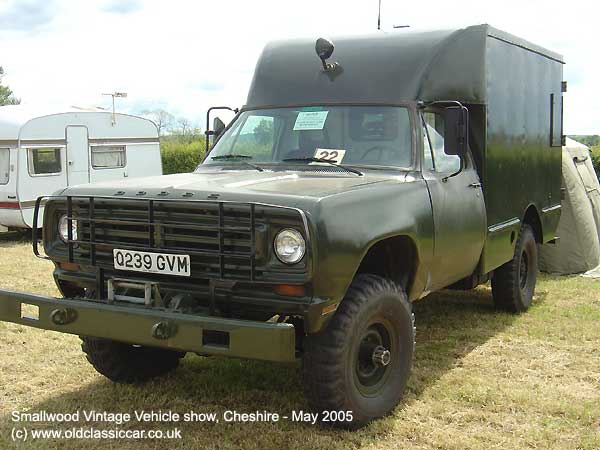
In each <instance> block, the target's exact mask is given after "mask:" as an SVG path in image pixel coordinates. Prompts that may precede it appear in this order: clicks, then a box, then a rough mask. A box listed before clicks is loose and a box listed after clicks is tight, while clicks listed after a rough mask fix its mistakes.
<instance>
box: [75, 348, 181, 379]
mask: <svg viewBox="0 0 600 450" xmlns="http://www.w3.org/2000/svg"><path fill="white" fill-rule="evenodd" d="M81 340H82V341H83V342H82V344H81V349H82V350H83V352H84V353H85V355H86V357H87V360H88V361H89V362H90V364H91V365H92V366H94V369H96V370H97V371H98V372H99V373H101V374H102V375H104V376H105V377H106V378H108V379H110V380H112V381H115V382H117V383H136V382H144V381H147V380H150V379H151V378H155V377H159V376H161V375H164V374H166V373H168V372H170V371H172V370H175V369H176V368H177V366H178V365H179V360H180V359H181V358H182V357H183V356H184V355H185V353H182V352H177V351H174V350H166V349H162V348H155V347H142V346H136V345H131V344H125V343H123V342H116V341H111V340H109V339H100V338H92V337H83V336H82V337H81Z"/></svg>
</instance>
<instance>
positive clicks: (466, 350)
mask: <svg viewBox="0 0 600 450" xmlns="http://www.w3.org/2000/svg"><path fill="white" fill-rule="evenodd" d="M0 254H2V256H3V258H2V260H0V287H1V288H9V289H15V290H24V291H30V292H37V293H43V294H51V295H56V289H55V288H54V285H53V281H52V277H51V271H52V265H51V264H49V263H47V262H45V261H40V260H37V259H35V258H34V257H33V256H32V254H31V251H30V248H29V244H27V243H25V242H14V241H10V240H8V241H7V240H5V241H0ZM599 283H600V281H594V280H590V279H584V278H580V277H549V276H540V279H539V282H538V287H537V291H536V298H535V301H534V304H533V306H532V308H531V309H530V311H529V312H527V313H526V314H522V315H518V316H514V315H509V314H504V313H499V312H496V311H495V310H494V309H493V307H492V303H491V298H490V294H491V293H490V290H489V287H485V286H484V287H481V288H478V289H476V290H475V291H472V292H451V291H445V292H442V293H437V294H433V295H430V296H429V297H427V298H426V299H423V300H421V301H419V302H417V303H416V304H415V307H414V309H415V315H416V324H417V353H416V358H415V362H414V370H413V374H412V376H411V379H410V382H409V385H408V389H407V392H406V395H405V399H404V401H403V402H402V404H401V405H400V406H399V407H398V408H396V410H395V411H394V413H393V414H392V415H391V416H390V417H387V418H385V419H382V420H379V421H376V422H374V423H372V424H371V425H369V426H368V427H366V428H364V429H362V430H359V431H356V432H347V431H336V430H331V429H326V428H322V427H319V426H311V425H299V424H294V423H290V422H287V421H284V422H280V423H276V424H271V423H248V424H243V423H237V424H225V423H219V424H194V423H187V424H178V425H176V426H179V427H180V429H181V430H182V434H183V439H182V440H181V441H158V440H155V441H152V440H143V441H110V440H107V441H86V440H71V441H66V440H62V441H56V440H55V441H37V442H26V443H20V444H15V443H13V442H12V441H11V439H10V432H11V429H12V427H13V426H14V425H15V424H14V423H13V422H12V421H11V420H10V413H11V411H13V410H32V411H40V410H46V411H48V412H52V411H54V412H73V411H76V410H78V409H87V410H91V409H94V410H97V411H104V410H107V411H114V412H133V411H134V410H143V409H145V410H158V409H162V410H166V409H171V410H173V411H177V412H180V413H183V412H186V411H190V410H194V411H197V412H217V413H222V412H224V411H225V410H227V409H236V410H238V411H254V410H268V411H273V412H279V413H289V412H290V411H291V410H293V409H296V410H299V409H306V407H307V405H306V402H305V400H304V399H303V396H302V392H301V386H300V379H299V374H298V368H297V367H296V366H282V365H274V364H267V363H261V362H253V361H242V360H227V359H221V358H202V357H198V356H196V355H188V356H186V358H185V359H184V360H183V363H182V365H181V367H180V368H179V369H178V370H177V371H175V372H174V373H173V374H172V375H169V376H167V377H165V378H162V379H159V380H155V381H152V382H150V383H148V384H145V385H137V386H123V385H115V384H113V383H111V382H109V381H108V380H106V379H105V378H103V377H102V376H100V375H99V374H97V373H96V372H95V371H94V370H93V368H92V367H91V366H90V365H89V364H88V363H87V361H86V360H85V358H84V356H83V354H82V353H81V351H80V350H79V340H78V338H77V337H75V336H68V335H62V334H59V333H55V332H49V331H41V330H35V329H32V328H27V327H23V326H19V325H14V324H6V323H0V345H2V353H1V354H0V380H2V383H1V384H0V448H2V449H7V448H19V449H37V448H39V449H47V448H60V449H99V448H110V449H129V448H136V449H137V448H140V449H183V448H186V449H189V448H199V449H282V448H297V449H328V450H332V449H387V448H395V449H522V448H525V449H527V448H531V449H590V450H591V449H598V448H600V284H599ZM107 326H110V324H107ZM94 425H95V426H97V427H98V428H102V427H107V425H102V424H94ZM49 426H50V427H55V428H56V427H58V428H68V426H67V425H60V424H59V425H49ZM31 427H37V428H41V427H44V424H36V425H31ZM125 427H130V428H146V429H164V430H166V429H169V428H172V427H173V425H168V424H167V425H165V424H160V423H150V424H139V423H133V424H129V425H125Z"/></svg>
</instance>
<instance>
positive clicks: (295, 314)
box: [0, 25, 566, 427]
mask: <svg viewBox="0 0 600 450" xmlns="http://www.w3.org/2000/svg"><path fill="white" fill-rule="evenodd" d="M334 43H335V49H334V44H333V43H332V42H330V41H328V40H326V39H318V40H317V42H316V45H315V40H314V39H307V40H291V41H284V42H275V43H271V44H269V45H267V46H266V48H265V49H264V51H263V53H262V56H261V57H260V59H259V61H258V64H257V67H256V72H255V74H254V78H253V80H252V84H251V87H250V91H249V95H248V99H247V102H246V105H245V106H244V107H243V108H242V109H241V110H240V111H238V112H237V114H236V117H235V119H234V120H233V121H232V122H231V123H230V124H229V125H228V126H227V127H226V128H225V129H223V128H224V127H223V126H222V122H220V121H219V120H215V123H216V127H215V129H214V130H213V131H212V132H210V133H212V134H214V135H216V139H215V143H214V146H213V148H212V150H211V151H210V152H209V153H208V154H207V156H206V158H205V159H204V161H203V163H202V164H200V165H199V167H198V168H197V170H196V171H195V172H193V173H187V174H177V175H169V176H161V177H152V178H145V179H144V178H142V179H132V180H124V181H119V182H108V183H100V184H92V185H82V186H75V187H69V188H67V189H65V190H64V191H62V192H60V193H58V194H56V195H53V196H51V197H45V198H40V199H39V200H38V203H37V206H36V215H35V216H36V220H38V222H37V223H41V221H42V220H43V228H42V236H41V241H42V242H43V252H42V251H41V248H39V247H40V245H39V241H40V239H39V237H38V236H37V233H35V234H34V242H33V245H34V251H35V253H36V254H37V255H39V256H45V257H47V258H49V259H50V260H51V261H53V262H54V264H55V270H54V278H55V280H56V284H57V285H58V288H59V289H60V292H61V293H62V297H63V298H58V299H55V298H48V297H44V296H38V295H31V294H25V293H17V292H11V291H0V320H3V321H9V322H14V323H18V324H22V325H29V326H33V327H38V328H43V329H48V330H55V331H60V332H64V333H72V334H76V335H80V336H81V339H82V340H83V345H82V347H83V351H84V352H85V353H86V355H87V358H88V360H89V361H90V362H91V364H92V365H93V366H94V367H95V368H96V369H97V370H98V372H100V373H101V374H103V375H105V376H106V377H108V378H110V379H111V380H114V381H117V382H138V381H143V380H147V379H149V378H151V377H154V376H159V375H162V374H164V373H166V372H169V371H171V370H173V369H175V368H176V367H177V365H178V362H179V360H180V358H181V357H182V356H183V355H184V354H185V353H186V352H194V353H197V354H200V355H222V356H230V357H240V358H254V359H261V360H267V361H277V362H295V361H301V362H302V374H303V375H302V379H303V384H304V391H305V394H306V397H307V400H308V403H309V405H310V406H311V407H312V408H313V409H314V410H316V411H318V412H321V413H323V414H327V415H328V416H329V418H332V417H333V421H334V423H335V424H336V425H339V426H348V427H357V426H361V425H364V424H366V423H367V422H369V421H370V420H372V419H374V418H377V417H380V416H383V415H385V414H387V413H389V412H390V411H391V410H392V409H393V408H394V407H395V406H396V405H397V404H398V402H399V401H400V400H401V397H402V393H403V390H404V388H405V385H406V382H407V379H408V377H409V374H410V371H411V361H412V359H413V351H414V346H415V321H414V316H413V314H412V312H411V302H413V301H415V300H418V299H420V298H422V297H425V296H426V295H428V294H429V293H431V292H434V291H437V290H440V289H444V288H447V287H453V288H459V289H470V288H473V287H475V286H477V285H478V284H481V283H485V282H487V281H489V280H491V285H492V297H493V301H494V303H495V304H496V305H497V306H498V307H499V308H502V309H505V310H508V311H511V312H515V313H518V312H521V311H524V310H526V309H527V308H528V307H529V306H530V304H531V301H532V297H533V294H534V288H535V282H536V272H537V248H538V246H539V245H542V244H546V243H549V242H551V241H553V240H555V239H556V236H555V230H556V227H557V223H558V219H559V216H560V208H561V144H562V139H563V136H562V95H563V94H562V93H563V91H564V90H565V86H566V85H565V83H564V82H563V81H562V65H563V60H562V57H561V56H559V55H557V54H555V53H552V52H549V51H547V50H545V49H543V48H540V47H538V46H536V45H533V44H531V43H529V42H526V41H524V40H522V39H519V38H517V37H515V36H512V35H510V34H507V33H505V32H502V31H499V30H497V29H494V28H492V27H491V26H488V25H478V26H472V27H468V28H464V29H458V30H450V31H431V32H415V33H404V32H402V33H394V34H383V33H382V34H377V35H373V36H366V37H348V38H340V39H336V40H334ZM315 50H316V52H315ZM315 53H316V54H315ZM210 133H209V134H210ZM34 228H37V226H36V227H34ZM40 254H42V255H40ZM416 326H418V324H416ZM331 411H334V412H335V414H333V415H332V414H331ZM321 418H322V419H323V418H324V417H321Z"/></svg>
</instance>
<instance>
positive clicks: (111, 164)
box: [92, 145, 125, 169]
mask: <svg viewBox="0 0 600 450" xmlns="http://www.w3.org/2000/svg"><path fill="white" fill-rule="evenodd" d="M92 167H93V168H94V169H113V168H116V167H125V146H124V145H119V146H117V145H95V146H93V147H92Z"/></svg>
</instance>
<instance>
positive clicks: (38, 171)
mask: <svg viewBox="0 0 600 450" xmlns="http://www.w3.org/2000/svg"><path fill="white" fill-rule="evenodd" d="M27 159H28V163H29V173H30V174H31V175H56V174H59V173H60V172H62V164H61V162H60V148H30V149H28V154H27Z"/></svg>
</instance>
